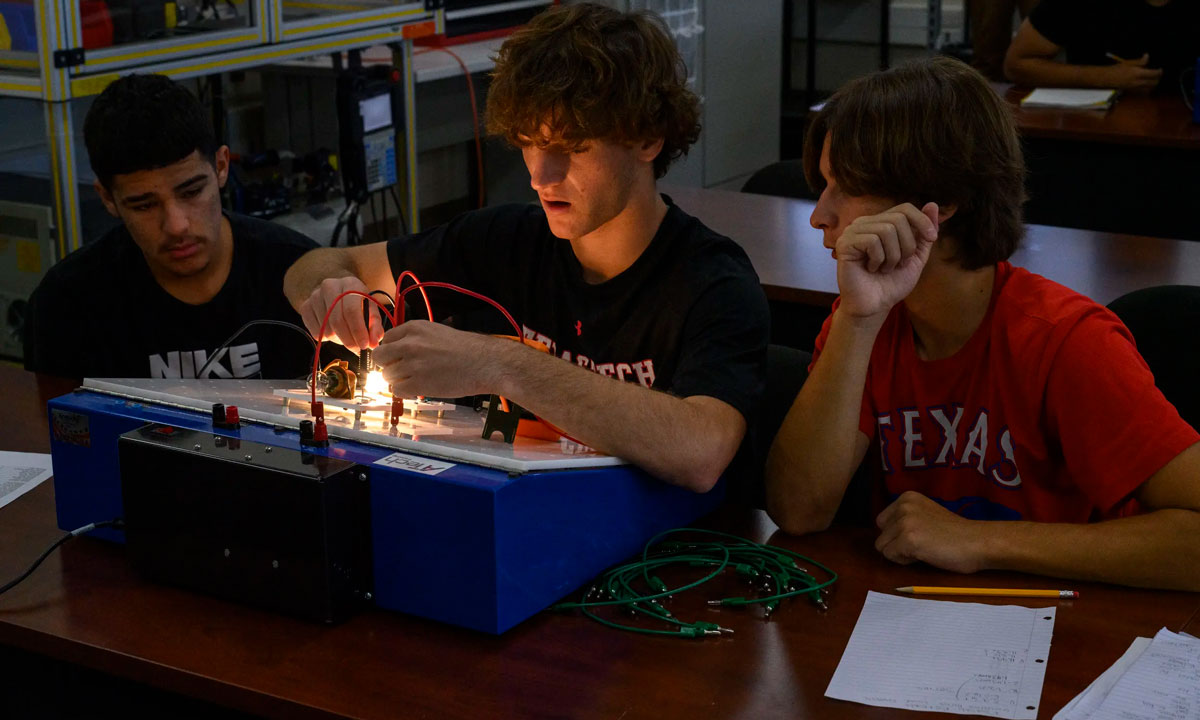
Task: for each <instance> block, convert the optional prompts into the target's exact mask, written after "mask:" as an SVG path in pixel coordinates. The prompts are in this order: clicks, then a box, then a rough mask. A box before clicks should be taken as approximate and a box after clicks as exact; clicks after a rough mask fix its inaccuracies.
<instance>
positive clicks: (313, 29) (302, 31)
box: [283, 8, 425, 40]
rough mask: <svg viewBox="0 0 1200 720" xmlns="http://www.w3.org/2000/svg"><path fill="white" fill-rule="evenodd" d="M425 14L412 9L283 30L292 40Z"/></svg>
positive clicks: (285, 38) (284, 34)
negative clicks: (339, 29) (354, 26)
mask: <svg viewBox="0 0 1200 720" xmlns="http://www.w3.org/2000/svg"><path fill="white" fill-rule="evenodd" d="M424 14H425V11H424V10H422V9H421V8H411V9H409V10H399V11H396V12H390V13H382V14H375V15H370V16H369V17H365V18H364V17H358V18H347V19H344V20H333V21H330V22H326V23H320V24H317V25H304V26H302V27H297V28H289V27H284V28H283V39H284V40H290V39H292V38H299V37H305V36H308V35H313V34H315V33H322V32H327V31H329V30H336V29H338V28H344V27H350V26H352V25H362V24H364V23H370V24H372V25H374V24H376V23H389V22H399V21H403V20H404V19H405V18H409V17H413V16H416V15H424Z"/></svg>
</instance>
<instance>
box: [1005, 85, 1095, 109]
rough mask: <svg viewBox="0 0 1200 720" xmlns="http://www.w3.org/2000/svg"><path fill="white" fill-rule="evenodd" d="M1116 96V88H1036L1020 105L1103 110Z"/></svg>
mask: <svg viewBox="0 0 1200 720" xmlns="http://www.w3.org/2000/svg"><path fill="white" fill-rule="evenodd" d="M1116 96H1117V91H1116V90H1095V89H1092V88H1038V89H1036V90H1034V91H1033V92H1031V93H1029V94H1028V95H1026V96H1025V97H1024V99H1022V100H1021V107H1048V108H1065V109H1070V110H1105V109H1107V108H1108V106H1109V105H1111V104H1112V102H1113V99H1114V98H1115V97H1116Z"/></svg>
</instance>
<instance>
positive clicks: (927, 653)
mask: <svg viewBox="0 0 1200 720" xmlns="http://www.w3.org/2000/svg"><path fill="white" fill-rule="evenodd" d="M1054 610H1055V609H1054V608H1052V607H1050V608H1027V607H1018V606H1016V605H982V604H979V603H961V602H948V601H943V600H917V599H912V598H902V597H896V596H894V595H881V594H879V593H875V592H869V593H867V601H866V604H864V605H863V610H862V614H860V615H859V616H858V623H856V624H855V626H854V632H853V633H852V634H851V635H850V642H849V643H847V644H846V651H845V652H844V653H842V660H841V662H839V663H838V666H837V670H835V671H834V673H833V680H831V681H830V682H829V688H828V689H826V690H825V696H826V697H831V698H835V699H838V700H850V701H852V702H859V703H863V704H865V705H875V706H878V707H893V708H903V709H906V710H923V711H928V712H945V713H955V714H958V715H986V716H989V717H999V718H1014V719H1028V720H1032V719H1033V718H1035V717H1037V711H1038V705H1039V704H1040V702H1041V696H1042V680H1043V679H1044V678H1045V675H1046V660H1047V659H1048V657H1049V655H1050V638H1051V636H1052V635H1053V634H1054V617H1055V612H1054Z"/></svg>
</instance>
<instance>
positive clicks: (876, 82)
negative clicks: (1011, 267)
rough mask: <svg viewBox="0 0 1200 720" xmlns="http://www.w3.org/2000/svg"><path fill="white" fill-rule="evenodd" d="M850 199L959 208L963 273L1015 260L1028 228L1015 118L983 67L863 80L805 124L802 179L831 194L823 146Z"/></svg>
mask: <svg viewBox="0 0 1200 720" xmlns="http://www.w3.org/2000/svg"><path fill="white" fill-rule="evenodd" d="M826 136H828V137H829V138H830V142H829V165H830V167H831V169H832V171H833V176H834V179H835V180H837V183H838V185H839V186H840V187H841V189H842V190H844V191H845V192H847V193H849V194H850V195H875V196H878V197H882V198H888V199H890V200H895V201H897V202H911V203H912V204H914V205H916V206H917V207H921V206H922V205H924V204H925V203H926V202H929V201H931V200H932V201H934V202H937V203H938V204H940V205H955V206H957V212H955V214H954V216H953V217H951V218H950V219H949V220H947V221H946V222H945V223H944V224H943V225H942V230H943V232H945V234H947V235H949V236H950V237H952V238H953V239H954V241H955V260H956V261H957V262H958V264H959V265H961V266H962V267H964V268H966V269H967V270H976V269H978V268H982V267H986V266H988V265H992V264H994V263H997V262H999V261H1001V260H1005V259H1007V258H1008V257H1009V256H1011V255H1012V254H1013V253H1014V252H1015V251H1016V249H1017V246H1018V245H1019V244H1020V241H1021V237H1022V235H1024V232H1025V226H1024V225H1023V224H1022V221H1021V206H1022V205H1023V204H1024V202H1025V159H1024V157H1023V156H1022V154H1021V143H1020V140H1019V138H1018V136H1017V129H1016V123H1015V121H1014V119H1013V113H1012V111H1011V110H1010V109H1009V108H1008V106H1007V105H1005V103H1004V101H1003V100H1002V99H1001V98H1000V96H999V95H997V94H996V91H994V90H993V89H992V88H991V87H990V86H989V85H988V83H987V80H985V79H984V77H983V76H982V75H980V74H979V73H978V72H977V71H975V70H973V69H971V68H970V67H969V66H967V65H966V64H964V63H962V62H959V61H958V60H954V59H951V58H947V57H932V58H926V59H922V60H916V61H913V62H910V63H907V64H904V65H901V66H899V67H896V68H893V69H891V70H886V71H884V72H878V73H873V74H871V75H868V76H866V77H862V78H858V79H857V80H853V81H851V82H850V83H848V84H846V85H845V86H844V87H842V88H841V89H839V90H838V91H837V92H836V93H834V94H833V97H831V98H830V99H829V101H828V102H826V103H825V107H823V108H822V109H821V112H820V113H818V114H817V117H816V118H815V119H814V120H813V122H812V124H811V125H810V126H809V128H808V136H807V138H806V139H805V143H804V175H805V177H806V178H807V180H808V184H809V185H810V186H811V187H812V188H813V190H815V191H817V192H821V191H823V190H824V189H825V179H824V178H823V177H822V176H821V171H820V160H821V148H822V147H823V146H824V144H825V138H826Z"/></svg>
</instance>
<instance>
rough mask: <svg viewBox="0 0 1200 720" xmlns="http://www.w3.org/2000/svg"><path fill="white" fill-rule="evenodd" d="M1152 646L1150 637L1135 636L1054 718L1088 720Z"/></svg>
mask: <svg viewBox="0 0 1200 720" xmlns="http://www.w3.org/2000/svg"><path fill="white" fill-rule="evenodd" d="M1148 647H1150V638H1147V637H1140V638H1135V639H1134V641H1133V644H1132V645H1130V646H1129V649H1128V650H1126V651H1125V654H1124V655H1122V656H1121V657H1120V658H1118V659H1117V661H1116V662H1115V663H1113V664H1112V667H1110V668H1109V669H1107V670H1105V671H1104V672H1103V673H1101V675H1100V677H1098V678H1096V679H1095V680H1093V681H1092V684H1091V685H1088V686H1087V687H1086V688H1085V689H1084V691H1083V692H1081V693H1079V694H1078V695H1076V696H1075V699H1073V700H1072V701H1071V702H1069V703H1067V704H1066V706H1065V707H1064V708H1063V709H1062V710H1059V711H1058V712H1056V713H1054V720H1088V719H1089V718H1091V717H1092V713H1094V712H1096V710H1097V709H1099V707H1100V705H1101V703H1103V702H1104V698H1106V697H1108V694H1109V693H1110V692H1112V689H1113V686H1114V685H1116V684H1117V681H1118V680H1120V679H1121V675H1123V674H1124V673H1125V671H1126V670H1127V669H1128V668H1129V666H1130V665H1132V664H1133V661H1134V660H1137V659H1138V658H1139V657H1141V655H1142V653H1143V652H1145V650H1146V648H1148Z"/></svg>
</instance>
